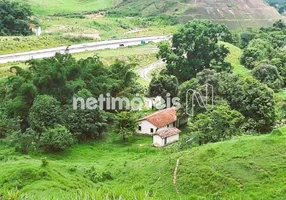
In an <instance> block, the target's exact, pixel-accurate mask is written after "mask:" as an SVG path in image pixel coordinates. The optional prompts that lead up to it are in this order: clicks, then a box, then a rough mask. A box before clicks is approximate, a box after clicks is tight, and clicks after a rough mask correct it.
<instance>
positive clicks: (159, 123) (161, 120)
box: [139, 108, 177, 128]
mask: <svg viewBox="0 0 286 200" xmlns="http://www.w3.org/2000/svg"><path fill="white" fill-rule="evenodd" d="M143 120H147V121H148V122H150V123H151V124H153V125H154V126H156V127H157V128H162V127H164V126H167V125H168V124H171V123H173V122H175V121H177V111H176V109H175V108H168V109H165V110H160V111H158V112H155V113H153V114H151V115H148V116H146V117H143V118H142V119H140V120H139V121H143Z"/></svg>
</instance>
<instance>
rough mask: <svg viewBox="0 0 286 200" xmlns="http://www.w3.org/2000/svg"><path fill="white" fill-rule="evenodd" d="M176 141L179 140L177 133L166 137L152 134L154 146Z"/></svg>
mask: <svg viewBox="0 0 286 200" xmlns="http://www.w3.org/2000/svg"><path fill="white" fill-rule="evenodd" d="M165 140H166V144H165ZM177 141H179V134H177V135H173V136H171V137H167V138H161V137H160V136H159V135H154V136H153V145H154V146H155V147H163V146H166V145H168V144H171V143H173V142H177Z"/></svg>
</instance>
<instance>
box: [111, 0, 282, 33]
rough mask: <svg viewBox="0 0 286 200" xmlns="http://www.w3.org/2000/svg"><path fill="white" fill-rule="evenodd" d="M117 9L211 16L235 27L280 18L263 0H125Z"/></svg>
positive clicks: (185, 17) (146, 13)
mask: <svg viewBox="0 0 286 200" xmlns="http://www.w3.org/2000/svg"><path fill="white" fill-rule="evenodd" d="M116 9H117V11H119V12H123V13H127V14H128V13H131V14H139V15H143V16H152V15H158V14H159V13H165V14H168V15H172V16H178V17H179V18H180V19H181V20H182V21H183V22H186V21H188V20H191V19H195V18H196V19H209V20H212V21H215V22H219V23H226V24H227V25H229V26H230V27H232V28H242V27H243V28H245V27H253V26H255V27H260V26H267V25H270V24H272V23H273V22H274V21H276V20H278V19H280V18H281V15H280V14H279V13H278V12H277V10H276V9H275V8H273V7H271V6H269V5H268V4H266V3H265V2H264V1H263V0H216V1H215V0H144V1H138V0H124V1H122V2H121V3H120V4H118V5H117V6H116Z"/></svg>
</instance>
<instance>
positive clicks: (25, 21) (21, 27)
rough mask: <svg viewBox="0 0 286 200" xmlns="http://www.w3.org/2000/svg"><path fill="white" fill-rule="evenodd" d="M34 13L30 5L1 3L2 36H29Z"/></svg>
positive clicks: (0, 26)
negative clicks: (31, 18)
mask: <svg viewBox="0 0 286 200" xmlns="http://www.w3.org/2000/svg"><path fill="white" fill-rule="evenodd" d="M31 16H32V11H31V9H30V7H29V6H28V5H25V4H19V3H16V2H10V1H6V0H1V1H0V36H3V35H4V36H5V35H29V34H31V30H30V28H29V22H30V17H31Z"/></svg>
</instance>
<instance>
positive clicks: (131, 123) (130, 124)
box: [117, 111, 138, 142]
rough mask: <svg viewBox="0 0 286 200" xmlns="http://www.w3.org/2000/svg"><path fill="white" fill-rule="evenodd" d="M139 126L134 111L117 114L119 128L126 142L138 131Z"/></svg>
mask: <svg viewBox="0 0 286 200" xmlns="http://www.w3.org/2000/svg"><path fill="white" fill-rule="evenodd" d="M137 127H138V121H137V118H136V117H135V115H134V114H133V113H131V112H126V111H124V112H120V113H118V114H117V130H118V134H119V135H121V136H122V139H123V141H124V142H126V141H127V139H128V138H130V137H132V136H133V135H134V134H135V133H136V130H137Z"/></svg>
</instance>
